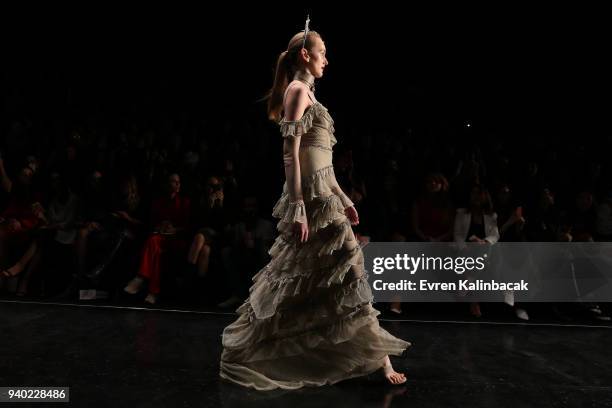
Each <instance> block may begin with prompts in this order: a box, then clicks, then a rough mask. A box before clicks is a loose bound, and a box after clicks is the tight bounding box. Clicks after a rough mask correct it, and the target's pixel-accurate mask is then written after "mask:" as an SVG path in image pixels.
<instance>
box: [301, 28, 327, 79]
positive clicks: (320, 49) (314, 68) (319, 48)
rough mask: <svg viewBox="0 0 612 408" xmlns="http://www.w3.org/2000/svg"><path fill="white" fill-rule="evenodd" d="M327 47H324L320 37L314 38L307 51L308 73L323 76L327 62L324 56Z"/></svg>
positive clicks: (316, 76) (318, 76)
mask: <svg viewBox="0 0 612 408" xmlns="http://www.w3.org/2000/svg"><path fill="white" fill-rule="evenodd" d="M326 52H327V49H326V48H325V43H324V42H323V40H322V39H321V38H320V37H315V38H314V44H313V45H312V47H311V48H310V51H309V52H308V57H307V61H306V68H308V70H309V71H310V73H311V74H312V75H313V76H314V77H315V78H321V77H322V76H323V71H324V70H325V67H326V66H327V64H329V62H328V61H327V57H326V55H325V54H326Z"/></svg>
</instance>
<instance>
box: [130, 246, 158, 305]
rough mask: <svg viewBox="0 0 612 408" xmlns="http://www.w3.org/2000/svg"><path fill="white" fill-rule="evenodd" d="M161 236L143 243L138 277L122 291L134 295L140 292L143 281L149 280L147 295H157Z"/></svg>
mask: <svg viewBox="0 0 612 408" xmlns="http://www.w3.org/2000/svg"><path fill="white" fill-rule="evenodd" d="M161 241H162V237H161V235H157V234H155V235H151V236H150V237H149V238H148V239H147V241H146V242H145V245H144V248H143V250H142V256H141V258H140V267H139V268H138V275H137V276H136V277H135V278H134V279H132V280H131V281H130V282H129V283H128V284H127V286H126V287H125V288H124V290H125V291H126V292H128V293H130V294H136V293H138V291H139V290H140V288H141V286H142V284H143V283H144V280H145V279H147V280H149V293H155V294H156V293H159V278H160V276H159V270H160V265H159V261H160V256H161Z"/></svg>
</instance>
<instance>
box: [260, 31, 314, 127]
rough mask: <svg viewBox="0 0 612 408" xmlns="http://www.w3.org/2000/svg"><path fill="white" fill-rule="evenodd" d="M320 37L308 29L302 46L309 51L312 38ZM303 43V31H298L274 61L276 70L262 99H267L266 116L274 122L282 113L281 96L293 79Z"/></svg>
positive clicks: (312, 41)
mask: <svg viewBox="0 0 612 408" xmlns="http://www.w3.org/2000/svg"><path fill="white" fill-rule="evenodd" d="M317 37H320V35H319V34H318V33H317V32H316V31H309V32H308V35H307V36H306V44H305V45H304V48H306V49H307V50H309V51H310V49H311V48H312V45H313V43H314V39H315V38H317ZM303 43H304V33H303V32H300V33H297V34H296V35H294V36H293V37H292V38H291V41H289V45H288V46H287V51H283V52H282V53H281V54H280V55H279V57H278V61H277V62H276V70H275V71H274V83H273V84H272V88H271V89H270V91H269V92H268V94H267V95H266V97H265V98H264V99H267V100H268V118H269V119H270V120H273V121H274V122H278V121H279V120H280V118H281V115H282V113H283V97H284V95H285V90H286V89H287V85H289V82H291V80H292V79H293V76H294V75H295V72H296V71H297V69H298V68H299V66H298V58H299V54H300V51H301V50H302V44H303Z"/></svg>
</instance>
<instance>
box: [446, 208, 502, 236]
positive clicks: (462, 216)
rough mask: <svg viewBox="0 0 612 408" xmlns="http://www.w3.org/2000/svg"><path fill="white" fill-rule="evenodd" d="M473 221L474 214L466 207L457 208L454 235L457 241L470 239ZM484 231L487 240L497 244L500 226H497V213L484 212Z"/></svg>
mask: <svg viewBox="0 0 612 408" xmlns="http://www.w3.org/2000/svg"><path fill="white" fill-rule="evenodd" d="M471 223H472V214H471V213H470V212H469V211H468V210H467V209H465V208H459V209H457V215H456V216H455V227H454V229H453V235H454V237H455V242H456V243H458V244H459V243H464V242H465V241H466V240H467V239H468V236H467V235H468V232H469V231H470V224H471ZM484 231H485V241H488V242H490V243H491V244H495V243H496V242H497V241H499V228H498V227H497V214H496V213H493V214H491V215H487V214H484Z"/></svg>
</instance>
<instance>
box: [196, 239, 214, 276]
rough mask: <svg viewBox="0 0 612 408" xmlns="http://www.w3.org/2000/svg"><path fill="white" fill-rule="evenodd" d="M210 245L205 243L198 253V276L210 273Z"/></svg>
mask: <svg viewBox="0 0 612 408" xmlns="http://www.w3.org/2000/svg"><path fill="white" fill-rule="evenodd" d="M210 251H211V250H210V245H207V244H204V245H203V246H202V249H201V250H200V254H199V255H198V260H197V266H198V276H200V277H204V276H206V274H207V273H208V266H209V265H210Z"/></svg>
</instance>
